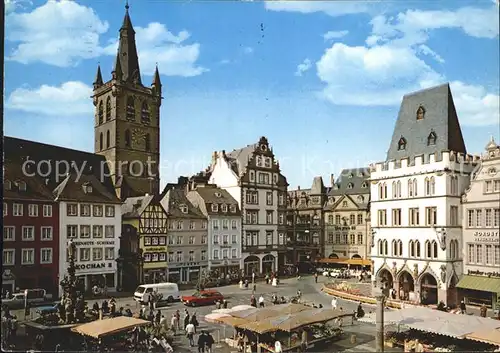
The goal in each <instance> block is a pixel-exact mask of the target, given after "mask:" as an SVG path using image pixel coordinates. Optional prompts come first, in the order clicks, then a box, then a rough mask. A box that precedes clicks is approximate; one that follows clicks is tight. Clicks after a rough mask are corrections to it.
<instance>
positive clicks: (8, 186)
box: [4, 180, 12, 190]
mask: <svg viewBox="0 0 500 353" xmlns="http://www.w3.org/2000/svg"><path fill="white" fill-rule="evenodd" d="M4 185H5V190H10V189H12V183H11V182H10V180H5V182H4Z"/></svg>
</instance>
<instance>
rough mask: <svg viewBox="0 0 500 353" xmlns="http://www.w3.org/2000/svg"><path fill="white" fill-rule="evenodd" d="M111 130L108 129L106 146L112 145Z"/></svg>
mask: <svg viewBox="0 0 500 353" xmlns="http://www.w3.org/2000/svg"><path fill="white" fill-rule="evenodd" d="M110 135H111V134H110V132H109V130H108V131H106V148H109V147H111V136H110Z"/></svg>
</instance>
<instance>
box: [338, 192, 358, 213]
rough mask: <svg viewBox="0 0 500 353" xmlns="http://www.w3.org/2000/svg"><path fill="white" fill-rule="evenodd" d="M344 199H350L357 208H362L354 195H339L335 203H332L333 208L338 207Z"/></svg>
mask: <svg viewBox="0 0 500 353" xmlns="http://www.w3.org/2000/svg"><path fill="white" fill-rule="evenodd" d="M344 201H348V202H349V201H350V202H352V203H353V204H354V205H355V206H356V208H358V209H359V208H360V205H358V203H357V202H356V201H355V200H354V197H352V196H350V195H342V196H341V197H339V198H338V199H336V200H335V203H334V204H333V205H332V207H331V209H332V210H334V209H336V208H338V207H339V205H340V204H341V203H342V202H344ZM348 209H349V208H348Z"/></svg>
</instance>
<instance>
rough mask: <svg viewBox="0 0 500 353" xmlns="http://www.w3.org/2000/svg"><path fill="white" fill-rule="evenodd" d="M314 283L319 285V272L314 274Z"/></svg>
mask: <svg viewBox="0 0 500 353" xmlns="http://www.w3.org/2000/svg"><path fill="white" fill-rule="evenodd" d="M314 281H315V282H316V283H318V272H315V273H314Z"/></svg>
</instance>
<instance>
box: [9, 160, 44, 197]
mask: <svg viewBox="0 0 500 353" xmlns="http://www.w3.org/2000/svg"><path fill="white" fill-rule="evenodd" d="M7 181H10V183H11V188H10V189H6V184H7ZM22 182H24V183H26V190H25V191H23V190H20V188H19V184H20V183H22ZM3 197H4V198H5V199H15V200H41V201H42V200H43V201H49V200H50V201H54V196H53V195H52V192H51V190H50V189H49V188H48V187H47V185H46V184H45V180H44V179H43V178H42V177H40V176H37V175H34V176H31V177H30V176H26V174H25V173H23V170H22V166H21V165H20V164H18V163H6V164H5V165H4V182H3Z"/></svg>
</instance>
